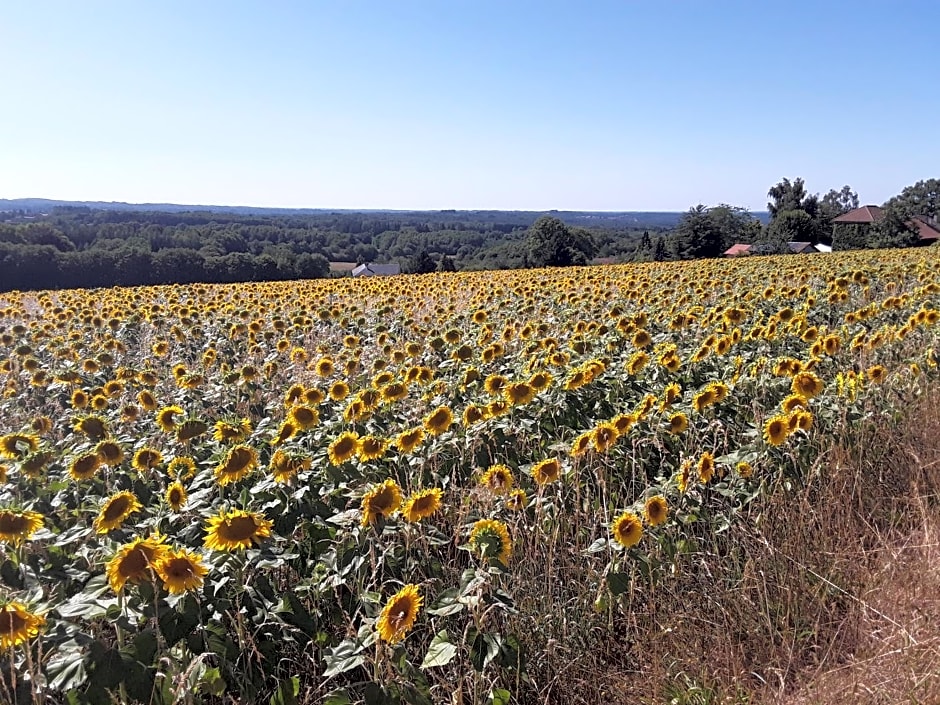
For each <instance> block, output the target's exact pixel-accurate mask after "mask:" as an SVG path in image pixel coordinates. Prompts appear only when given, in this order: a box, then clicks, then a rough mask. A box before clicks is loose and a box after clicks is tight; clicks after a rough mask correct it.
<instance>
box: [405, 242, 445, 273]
mask: <svg viewBox="0 0 940 705" xmlns="http://www.w3.org/2000/svg"><path fill="white" fill-rule="evenodd" d="M435 269H437V265H436V264H434V260H433V259H431V255H430V253H428V251H427V248H424V247H422V248H421V249H420V250H418V253H417V254H416V255H415V256H414V257H411V258H410V259H409V260H408V266H407V267H406V270H407V272H408V273H409V274H428V273H429V272H433V271H434V270H435Z"/></svg>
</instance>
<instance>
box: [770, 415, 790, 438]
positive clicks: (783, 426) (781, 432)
mask: <svg viewBox="0 0 940 705" xmlns="http://www.w3.org/2000/svg"><path fill="white" fill-rule="evenodd" d="M789 435H790V426H789V423H788V422H787V417H786V416H783V415H782V414H778V415H776V416H771V417H770V418H769V419H767V421H765V422H764V440H766V441H767V442H768V443H769V444H770V445H772V446H779V445H782V444H783V443H784V442H785V441H786V440H787V436H789Z"/></svg>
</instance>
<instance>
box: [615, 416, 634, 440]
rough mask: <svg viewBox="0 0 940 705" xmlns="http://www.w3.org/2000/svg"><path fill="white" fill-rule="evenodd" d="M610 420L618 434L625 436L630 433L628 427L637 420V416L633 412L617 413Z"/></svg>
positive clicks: (631, 426)
mask: <svg viewBox="0 0 940 705" xmlns="http://www.w3.org/2000/svg"><path fill="white" fill-rule="evenodd" d="M610 422H611V423H612V424H613V425H614V428H616V429H617V433H618V434H620V435H621V436H625V435H626V434H628V433H630V429H631V428H633V425H634V424H635V423H636V422H637V418H636V416H634V415H633V414H617V415H616V416H615V417H614V418H612V419H611V420H610Z"/></svg>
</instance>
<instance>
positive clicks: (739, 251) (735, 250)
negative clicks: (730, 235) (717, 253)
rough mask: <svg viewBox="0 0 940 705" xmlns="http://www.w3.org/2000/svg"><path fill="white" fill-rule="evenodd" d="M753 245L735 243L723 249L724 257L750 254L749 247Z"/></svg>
mask: <svg viewBox="0 0 940 705" xmlns="http://www.w3.org/2000/svg"><path fill="white" fill-rule="evenodd" d="M752 247H753V245H745V244H743V243H735V244H734V245H732V246H731V247H729V248H728V249H727V250H725V252H724V255H725V257H745V256H747V255H749V254H751V248H752Z"/></svg>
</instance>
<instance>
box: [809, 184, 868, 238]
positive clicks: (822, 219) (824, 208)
mask: <svg viewBox="0 0 940 705" xmlns="http://www.w3.org/2000/svg"><path fill="white" fill-rule="evenodd" d="M856 208H858V194H857V193H856V192H855V191H853V190H852V187H851V186H849V185H848V184H846V185H845V186H843V187H842V189H841V190H840V191H836V190H835V189H830V190H829V193H827V194H826V195H825V196H823V197H822V200H821V201H820V202H819V213H818V216H817V220H818V223H819V227H818V237H819V241H820V242H824V243H826V244H827V245H831V244H832V243H833V240H834V239H835V231H834V229H833V222H832V221H833V220H835V219H836V218H838V217H839V216H840V215H844V214H845V213H848V212H849V211H851V210H855V209H856Z"/></svg>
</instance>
